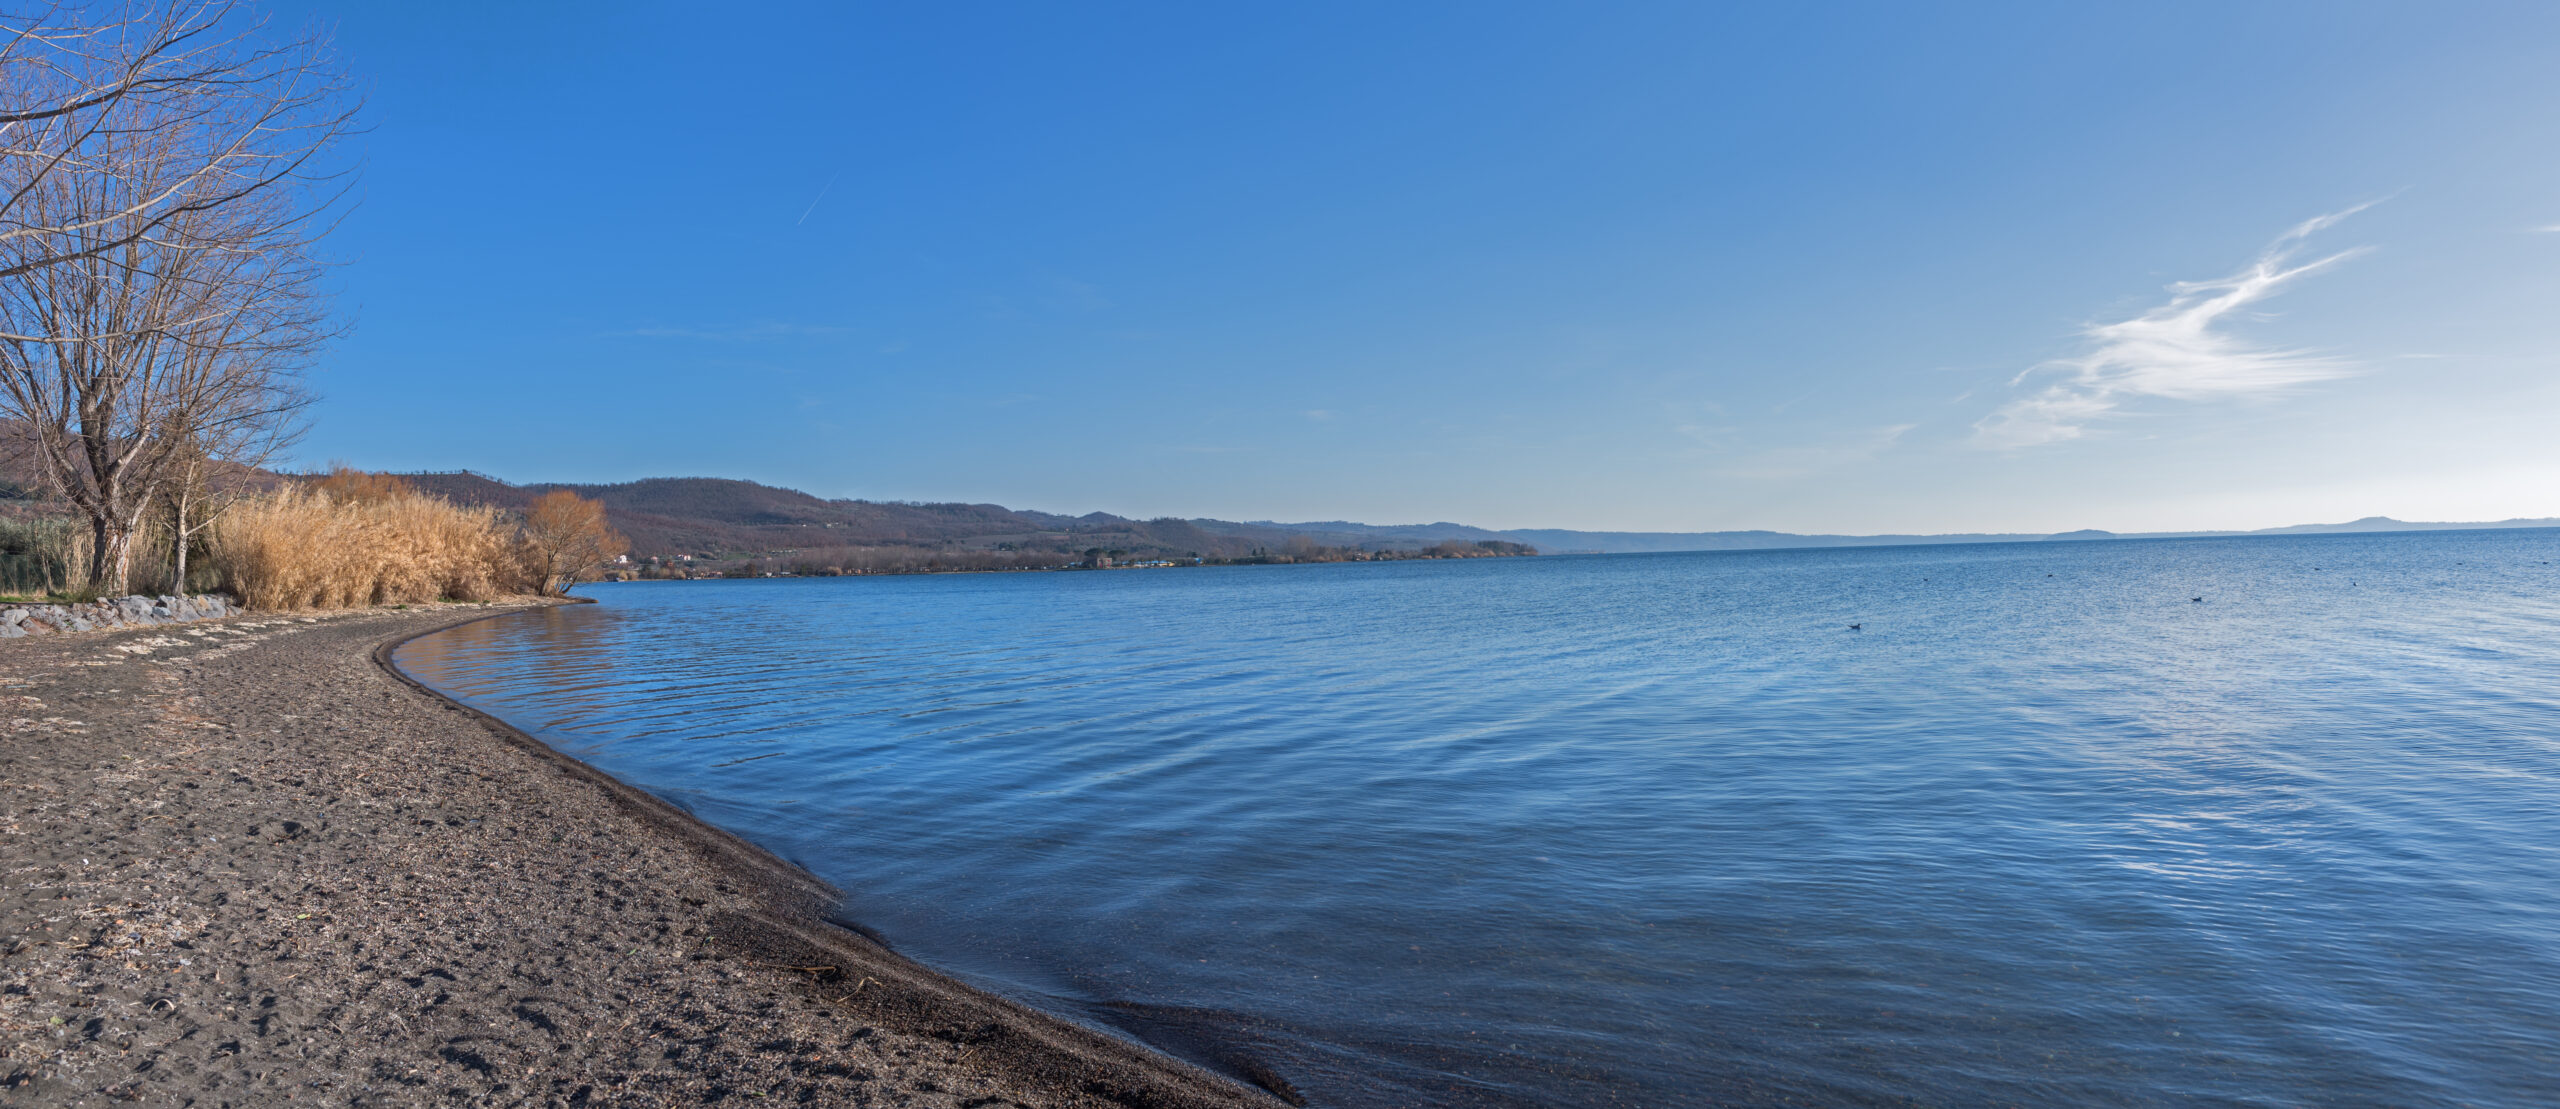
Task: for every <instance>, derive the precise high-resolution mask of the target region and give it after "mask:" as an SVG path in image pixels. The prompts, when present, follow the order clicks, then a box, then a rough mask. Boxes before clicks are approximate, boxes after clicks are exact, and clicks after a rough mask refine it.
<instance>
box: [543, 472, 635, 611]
mask: <svg viewBox="0 0 2560 1109" xmlns="http://www.w3.org/2000/svg"><path fill="white" fill-rule="evenodd" d="M630 549H631V544H630V543H629V542H628V541H626V540H624V539H623V538H622V536H621V534H620V533H618V532H616V531H614V530H613V528H612V527H611V526H609V525H607V524H606V523H605V518H604V505H603V504H602V503H601V502H598V501H591V500H588V499H586V498H585V497H581V496H579V495H577V494H575V493H572V492H570V491H568V490H566V489H554V490H552V491H550V492H548V493H545V494H543V495H542V496H540V497H537V498H535V499H534V502H533V504H532V505H531V506H529V507H527V508H526V509H525V510H524V550H525V564H526V569H527V570H528V571H529V572H530V573H531V574H532V575H533V578H534V580H535V582H536V583H537V584H538V586H539V588H540V589H541V590H542V592H543V594H544V595H545V596H552V597H557V596H560V595H561V594H564V593H567V592H568V591H569V587H570V586H571V585H574V584H576V583H577V582H578V581H579V580H581V579H583V578H585V577H587V576H588V575H591V574H593V573H595V572H596V571H598V570H601V569H603V567H604V564H605V563H607V562H611V561H613V558H614V556H616V555H619V554H622V553H623V552H625V551H628V550H630Z"/></svg>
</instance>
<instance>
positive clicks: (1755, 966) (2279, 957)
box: [399, 531, 2560, 1107]
mask: <svg viewBox="0 0 2560 1109" xmlns="http://www.w3.org/2000/svg"><path fill="white" fill-rule="evenodd" d="M2555 563H2560V531H2505V532H2470V533H2438V534H2433V535H2413V534H2400V535H2381V536H2336V537H2313V538H2299V539H2234V540H2181V541H2153V542H2115V543H2043V544H2010V545H1992V546H1957V547H1920V548H1910V547H1906V548H1871V549H1859V550H1832V551H1792V552H1766V553H1761V552H1754V553H1718V554H1679V555H1628V556H1613V557H1575V558H1539V559H1513V560H1484V561H1471V562H1436V563H1382V564H1353V565H1336V566H1283V567H1253V568H1234V569H1179V570H1156V571H1123V572H1109V573H1081V574H1015V575H969V576H943V577H899V578H845V579H831V580H774V581H741V582H719V583H642V584H629V585H615V586H604V587H599V588H595V589H594V596H596V597H597V598H598V599H599V600H601V601H602V602H603V603H602V604H600V605H593V606H581V607H575V608H569V609H562V610H554V611H547V612H540V613H530V614H524V615H515V616H508V617H503V618H500V619H496V620H491V621H486V622H483V623H479V624H473V625H469V626H467V627H464V628H461V629H457V630H455V631H451V632H447V633H443V634H440V635H437V636H433V637H430V638H427V639H424V640H421V641H418V642H416V643H414V644H412V645H410V646H409V647H408V648H406V649H405V650H403V651H402V652H401V654H400V656H399V662H400V664H401V665H402V666H403V667H405V668H407V669H408V670H409V671H410V672H411V673H413V674H416V675H418V676H419V677H420V678H422V679H424V680H426V681H428V682H431V683H433V684H434V685H436V686H437V687H439V688H441V689H445V690H448V691H450V692H452V693H454V694H456V695H458V696H460V697H462V698H464V699H466V700H468V701H470V702H472V703H474V704H476V705H479V706H481V707H483V708H486V709H488V710H490V711H493V712H494V713H496V714H497V715H499V716H502V717H504V718H506V719H508V720H510V721H513V722H515V723H517V724H519V725H520V726H522V727H524V728H525V729H526V730H528V731H530V732H533V733H535V734H537V735H540V736H542V737H544V738H545V739H547V740H549V741H550V742H552V743H554V744H557V745H559V746H560V747H562V748H564V749H566V750H568V751H571V752H573V753H575V754H577V755H579V756H580V757H582V758H585V759H588V760H590V761H592V762H594V763H596V764H597V765H599V766H601V767H603V768H605V769H606V770H609V771H611V772H612V773H614V774H616V775H619V776H621V777H623V778H624V779H626V780H629V781H632V782H634V783H636V784H639V785H642V786H644V787H646V788H649V789H652V790H655V791H657V792H659V793H660V794H662V795H664V796H666V797H668V798H670V799H672V800H675V801H676V802H678V803H680V804H682V805H685V806H687V807H688V808H690V809H692V810H693V811H695V812H696V813H699V814H701V815H702V816H704V817H706V818H707V819H710V820H712V821H714V822H716V823H719V824H722V825H724V826H727V827H729V828H732V829H735V830H738V831H739V832H741V833H743V834H745V835H747V836H748V837H750V838H752V839H754V840H756V841H757V842H759V843H762V844H764V845H765V846H767V847H769V848H771V849H772V850H774V851H775V852H776V853H778V854H780V855H783V856H784V857H787V858H790V859H792V860H794V861H797V862H799V863H801V864H803V865H805V866H807V867H809V868H810V869H812V870H814V871H816V872H817V873H819V874H821V875H824V876H826V877H827V878H829V879H831V880H832V881H834V882H836V883H837V884H839V885H841V886H842V887H843V888H844V889H846V890H848V891H850V892H851V899H850V901H849V902H848V903H847V905H846V906H845V913H846V915H847V916H848V917H850V918H851V919H854V920H858V921H860V922H863V923H865V924H867V925H870V926H872V927H874V928H876V929H878V930H879V931H881V932H883V933H885V934H886V935H887V936H888V937H889V938H890V940H891V941H892V942H894V943H895V944H896V945H897V946H898V947H899V948H900V949H901V950H903V951H906V952H908V953H909V954H912V955H915V956H917V957H919V958H921V959H923V960H925V961H927V962H930V963H933V964H935V965H938V966H942V967H945V968H948V969H952V970H954V971H956V972H958V973H961V974H963V975H964V976H967V977H970V978H972V979H973V980H976V981H979V982H981V983H984V984H988V985H990V986H992V987H993V988H996V989H999V990H1001V991H1004V992H1007V993H1010V994H1012V995H1014V996H1016V997H1020V998H1024V999H1026V1000H1030V1001H1032V1002H1034V1003H1036V1004H1040V1005H1044V1006H1047V1007H1050V1008H1053V1009H1055V1010H1057V1011H1060V1012H1064V1013H1068V1014H1072V1015H1075V1016H1077V1017H1079V1018H1082V1019H1087V1020H1091V1021H1094V1022H1097V1023H1103V1024H1108V1025H1111V1026H1113V1027H1116V1028H1119V1029H1122V1030H1123V1031H1126V1032H1128V1033H1130V1034H1133V1035H1136V1036H1139V1037H1142V1038H1147V1039H1150V1040H1153V1041H1155V1042H1158V1043H1160V1044H1164V1045H1166V1046H1168V1047H1170V1048H1172V1049H1174V1050H1176V1051H1179V1052H1181V1053H1184V1054H1188V1055H1190V1056H1192V1057H1193V1058H1198V1059H1205V1060H1208V1061H1210V1062H1212V1063H1219V1062H1221V1061H1224V1062H1226V1063H1228V1064H1230V1065H1232V1064H1233V1062H1234V1061H1235V1060H1238V1059H1246V1058H1250V1059H1258V1060H1261V1061H1263V1062H1264V1063H1265V1064H1267V1065H1268V1066H1269V1067H1271V1068H1272V1069H1273V1070H1275V1071H1277V1072H1278V1073H1279V1074H1281V1075H1284V1076H1285V1077H1286V1078H1287V1079H1288V1081H1289V1082H1291V1083H1293V1084H1294V1085H1295V1086H1297V1087H1298V1088H1299V1089H1300V1090H1302V1091H1303V1092H1304V1093H1305V1095H1306V1096H1307V1097H1308V1098H1309V1100H1310V1101H1312V1102H1313V1103H1315V1104H1318V1105H1344V1106H1403V1105H1426V1104H1427V1105H1447V1106H1473V1105H1512V1104H1537V1105H1706V1104H1740V1105H1826V1106H1829V1105H1939V1106H1977V1105H1991V1104H2021V1105H2057V1106H2061V1105H2067V1106H2112V1105H2164V1106H2165V1105H2176V1106H2189V1105H2305V1106H2310V1105H2318V1106H2338V1105H2377V1106H2381V1105H2389V1106H2428V1105H2445V1106H2452V1105H2469V1106H2519V1107H2521V1106H2537V1107H2539V1106H2549V1105H2553V1104H2560V565H2555ZM2198 596H2201V597H2203V598H2204V601H2203V602H2201V603H2198V602H2196V601H2193V600H2191V599H2190V598H2193V597H2198ZM1853 622H1854V623H1862V624H1864V625H1865V630H1863V631H1856V632H1853V631H1850V630H1848V628H1847V625H1849V624H1851V623H1853Z"/></svg>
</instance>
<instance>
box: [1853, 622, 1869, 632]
mask: <svg viewBox="0 0 2560 1109" xmlns="http://www.w3.org/2000/svg"><path fill="white" fill-rule="evenodd" d="M1865 629H1866V625H1865V624H1851V625H1849V630H1850V631H1853V632H1854V631H1864V630H1865Z"/></svg>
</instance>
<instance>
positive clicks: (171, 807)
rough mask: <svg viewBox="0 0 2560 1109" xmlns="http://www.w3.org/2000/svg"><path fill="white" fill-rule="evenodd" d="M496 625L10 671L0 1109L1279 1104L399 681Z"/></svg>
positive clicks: (44, 663) (280, 634) (268, 626)
mask: <svg viewBox="0 0 2560 1109" xmlns="http://www.w3.org/2000/svg"><path fill="white" fill-rule="evenodd" d="M486 614H487V612H486V611H485V610H479V609H461V610H457V609H453V608H437V609H432V610H411V611H398V612H394V611H381V610H377V611H370V612H357V613H346V614H331V615H325V616H315V617H309V618H304V617H277V616H249V617H241V618H235V619H231V620H225V621H215V622H209V623H205V624H197V625H188V626H185V627H171V628H158V629H140V630H133V631H119V632H108V633H97V634H84V635H68V636H61V637H57V638H48V639H42V640H25V641H19V642H15V643H11V644H9V645H7V646H6V647H0V720H5V734H0V1100H5V1101H6V1102H7V1103H8V1104H10V1105H30V1106H32V1105H48V1106H50V1105H66V1106H68V1105H110V1104H128V1103H139V1104H147V1105H194V1106H204V1107H216V1106H269V1105H283V1104H334V1105H354V1106H404V1105H440V1106H450V1105H474V1106H482V1105H486V1106H499V1105H546V1106H548V1105H703V1104H722V1103H733V1104H766V1103H774V1102H789V1103H797V1104H811V1105H863V1106H868V1105H881V1106H909V1105H912V1106H953V1107H959V1106H1006V1105H1019V1106H1133V1107H1135V1106H1149V1107H1154V1106H1161V1107H1167V1109H1171V1107H1193V1106H1198V1107H1208V1106H1272V1105H1278V1104H1280V1102H1279V1100H1277V1099H1276V1098H1273V1097H1271V1096H1268V1095H1265V1094H1263V1093H1262V1092H1260V1091H1256V1090H1252V1089H1249V1088H1247V1087H1245V1086H1243V1085H1241V1084H1238V1083H1236V1082H1232V1081H1229V1080H1228V1079H1226V1078H1223V1077H1219V1076H1216V1075H1212V1074H1209V1073H1207V1072H1205V1071H1203V1070H1200V1069H1198V1068H1195V1067H1192V1066H1190V1065H1188V1064H1185V1063H1182V1062H1180V1061H1177V1060H1173V1059H1171V1058H1168V1057H1165V1056H1162V1055H1159V1054H1156V1053H1152V1052H1149V1051H1147V1050H1145V1049H1143V1048H1139V1047H1136V1046H1133V1045H1131V1044H1129V1043H1127V1042H1125V1041H1122V1040H1120V1039H1117V1038H1114V1037H1111V1036H1107V1035H1104V1034H1101V1033H1098V1032H1094V1031H1091V1030H1088V1029H1085V1028H1083V1027H1080V1026H1077V1025H1073V1024H1070V1023H1067V1022H1064V1021H1060V1020H1056V1019H1054V1018H1051V1017H1048V1016H1046V1015H1043V1014H1040V1013H1037V1012H1034V1011H1031V1010H1029V1009H1026V1008H1024V1007H1022V1006H1019V1005H1016V1004H1013V1003H1010V1002H1007V1001H1004V1000H1002V999H999V998H995V997H992V996H989V995H986V994H984V993H980V992H978V991H976V990H973V989H970V988H968V987H967V986H964V985H962V984H960V983H958V982H955V981H953V980H951V979H949V978H947V977H944V976H942V975H939V974H936V973H935V972H933V971H930V970H928V969H925V968H923V967H920V966H918V965H916V964H914V963H912V962H909V961H907V960H905V959H903V958H901V957H900V956H898V955H896V954H894V953H892V952H890V951H889V950H887V949H886V948H884V947H882V946H880V945H878V944H876V943H873V942H871V941H869V940H867V939H865V938H863V937H861V936H860V935H857V934H855V933H853V932H851V931H847V930H845V929H843V928H839V927H836V926H834V925H831V924H829V923H827V922H826V921H825V919H824V915H825V913H826V911H827V909H828V908H829V907H830V906H831V905H833V904H834V903H835V900H836V899H835V897H834V895H833V893H832V891H830V890H829V889H828V888H827V887H826V886H824V885H823V884H821V883H819V882H818V881H817V880H816V879H814V878H812V877H810V876H809V875H807V874H806V873H804V872H801V871H799V870H797V869H796V868H793V867H790V866H788V865H786V864H784V863H782V862H780V861H779V860H776V859H774V858H772V857H771V856H769V855H766V854H764V853H763V852H761V851H758V850H756V849H755V848H753V847H750V846H748V845H746V844H744V843H742V842H739V841H737V840H735V839H733V838H731V837H729V836H727V835H725V834H723V833H720V832H718V831H716V830H713V829H711V828H708V827H706V826H704V825H702V824H700V823H698V822H696V821H693V820H692V819H691V818H689V817H687V816H685V815H684V814H682V813H681V812H679V811H677V810H675V809H673V808H672V807H670V806H667V805H665V804H664V803H661V802H659V801H657V800H655V799H654V798H651V797H649V796H647V795H645V794H642V793H639V792H638V791H636V790H632V789H629V788H627V787H624V786H622V785H620V784H619V783H617V782H615V781H613V780H612V779H610V778H608V777H606V776H604V775H602V774H600V773H598V772H596V771H594V770H592V769H590V768H588V767H586V766H584V765H583V764H580V763H578V762H576V761H574V760H571V759H568V758H566V757H564V756H560V755H558V754H556V753H554V752H552V751H550V750H549V749H548V748H546V747H544V746H542V745H541V744H539V743H538V742H536V741H533V740H531V739H529V738H526V737H524V736H522V735H520V734H518V733H516V732H514V731H513V730H511V729H509V728H506V727H505V726H504V725H501V724H498V723H497V722H495V721H493V720H490V719H488V718H486V717H483V716H481V715H480V714H478V713H475V712H472V711H470V710H468V709H465V708H462V707H460V706H457V705H454V704H452V703H450V702H447V701H445V700H443V699H441V698H438V697H435V696H433V695H432V694H429V693H426V692H424V691H422V690H420V689H418V688H416V687H414V686H413V685H411V684H410V683H408V682H407V681H406V680H405V679H403V678H400V677H398V676H397V675H395V674H394V673H392V672H390V671H389V670H388V669H387V668H386V666H385V665H384V663H383V661H382V659H383V657H384V656H385V655H386V654H387V651H388V648H389V647H390V646H391V645H393V644H396V643H398V642H400V641H402V640H404V639H407V638H409V637H412V636H415V635H417V634H420V633H423V632H425V631H428V630H432V629H434V628H438V627H443V626H447V625H450V624H453V623H456V622H458V621H460V620H465V619H471V618H475V617H479V616H482V615H486Z"/></svg>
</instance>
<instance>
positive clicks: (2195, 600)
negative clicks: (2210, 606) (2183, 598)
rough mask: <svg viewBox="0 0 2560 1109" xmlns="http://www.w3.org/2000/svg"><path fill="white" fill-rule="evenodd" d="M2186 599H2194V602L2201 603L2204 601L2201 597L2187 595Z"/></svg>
mask: <svg viewBox="0 0 2560 1109" xmlns="http://www.w3.org/2000/svg"><path fill="white" fill-rule="evenodd" d="M2187 599H2188V600H2190V601H2194V602H2195V603H2197V604H2203V603H2204V598H2202V597H2189V598H2187Z"/></svg>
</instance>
